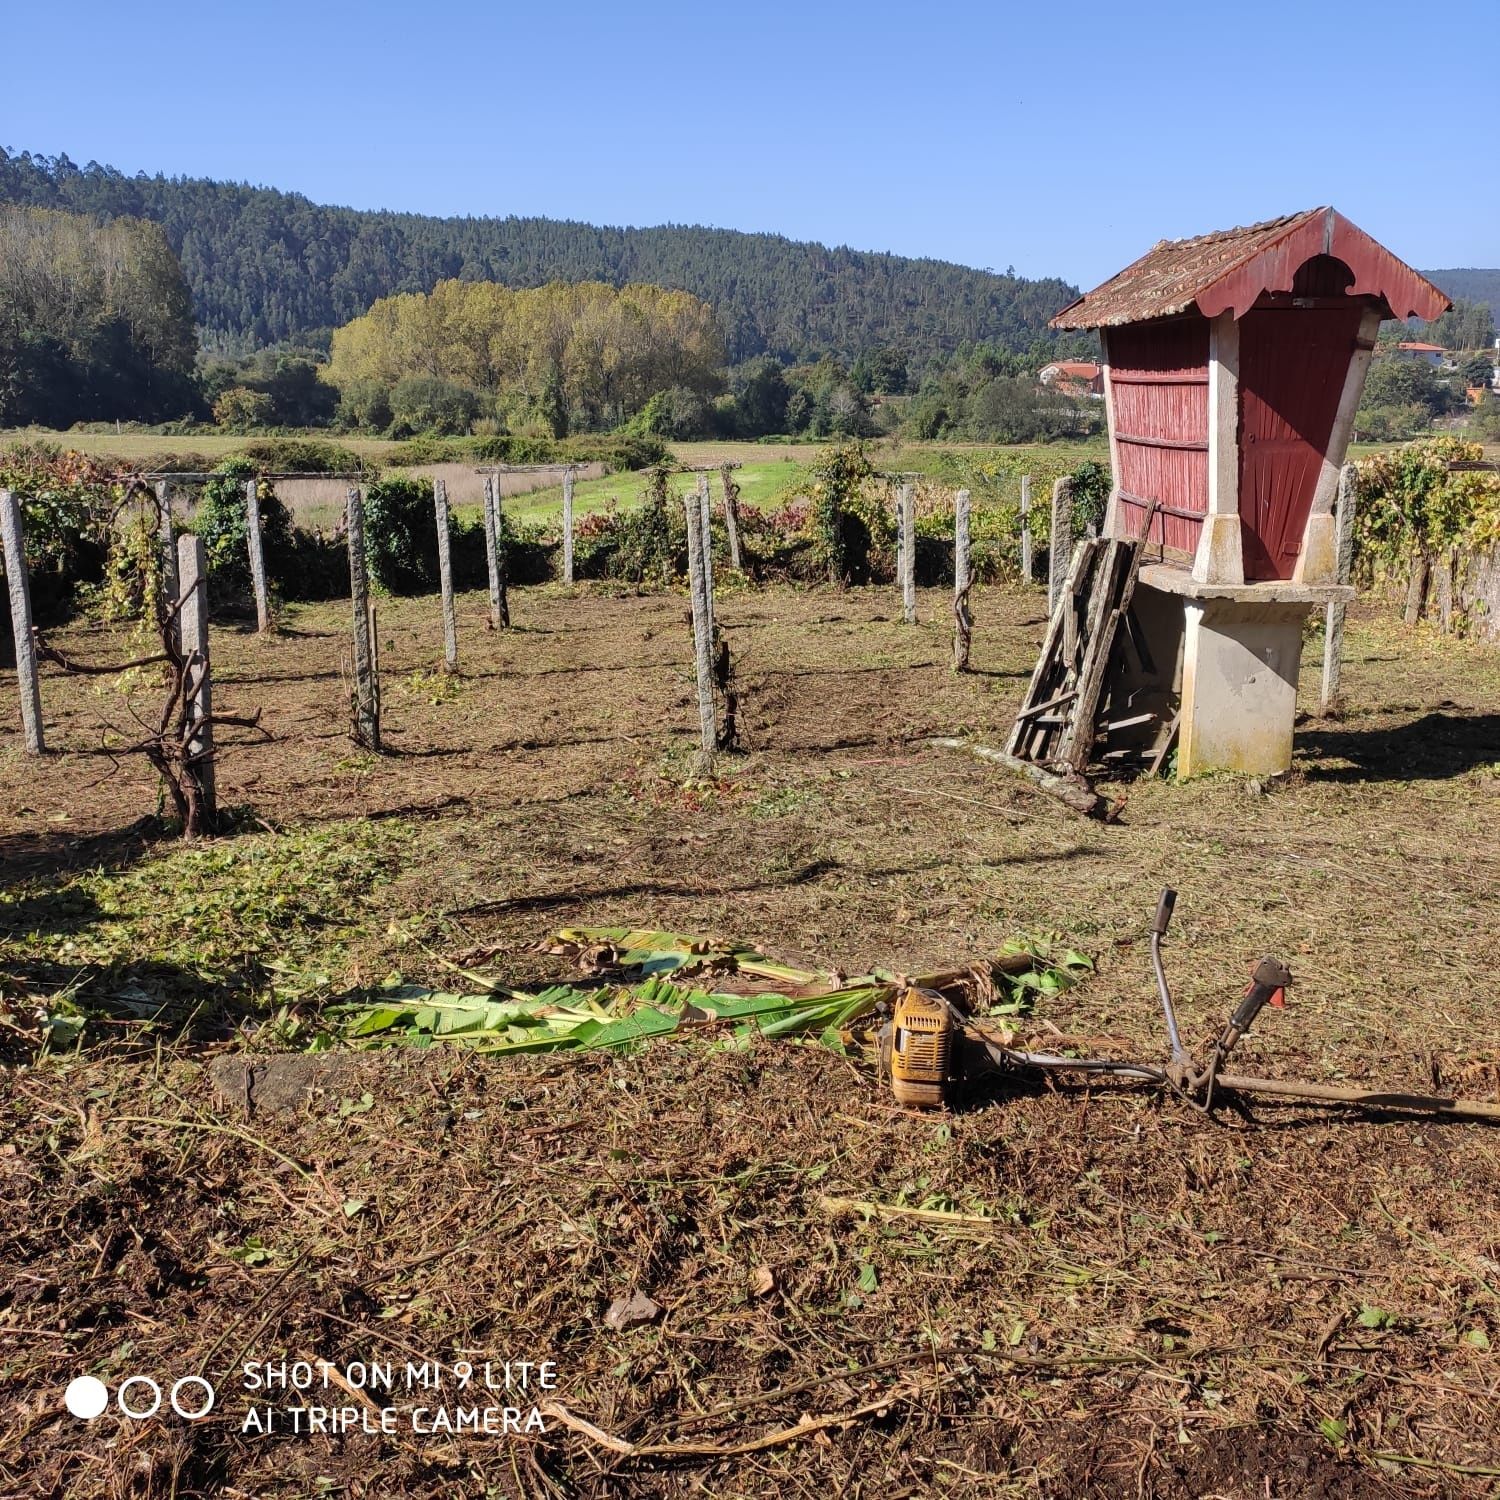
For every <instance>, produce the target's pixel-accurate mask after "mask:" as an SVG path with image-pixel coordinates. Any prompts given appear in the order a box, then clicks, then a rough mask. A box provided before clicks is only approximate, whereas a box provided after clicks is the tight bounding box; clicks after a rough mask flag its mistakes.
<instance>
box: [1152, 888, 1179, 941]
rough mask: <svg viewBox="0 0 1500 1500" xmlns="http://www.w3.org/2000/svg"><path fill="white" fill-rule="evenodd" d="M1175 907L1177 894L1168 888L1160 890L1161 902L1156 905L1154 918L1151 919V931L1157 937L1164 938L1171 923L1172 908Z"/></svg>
mask: <svg viewBox="0 0 1500 1500" xmlns="http://www.w3.org/2000/svg"><path fill="white" fill-rule="evenodd" d="M1176 905H1177V892H1176V891H1174V890H1173V889H1172V888H1171V887H1170V886H1164V887H1163V888H1162V893H1161V900H1160V901H1158V902H1157V903H1156V916H1155V917H1154V918H1153V919H1152V922H1151V930H1152V932H1154V933H1155V934H1156V935H1157V937H1165V936H1166V935H1167V928H1168V927H1169V926H1170V925H1171V922H1172V908H1173V907H1174V906H1176Z"/></svg>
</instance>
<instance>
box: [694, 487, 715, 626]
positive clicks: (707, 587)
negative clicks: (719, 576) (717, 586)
mask: <svg viewBox="0 0 1500 1500" xmlns="http://www.w3.org/2000/svg"><path fill="white" fill-rule="evenodd" d="M713 513H714V512H713V504H712V502H711V501H710V500H709V498H708V475H707V474H700V475H699V476H698V519H699V522H700V523H701V524H702V527H703V597H704V600H705V601H706V604H707V619H708V640H709V646H710V648H712V646H713V638H714V532H713Z"/></svg>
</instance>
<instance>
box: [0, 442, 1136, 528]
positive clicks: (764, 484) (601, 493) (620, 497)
mask: <svg viewBox="0 0 1500 1500" xmlns="http://www.w3.org/2000/svg"><path fill="white" fill-rule="evenodd" d="M307 436H308V437H309V438H311V439H314V440H316V439H318V438H320V437H322V436H323V434H320V433H316V432H310V433H308V434H307ZM18 439H20V440H28V441H45V442H49V443H57V444H58V445H60V446H62V447H65V448H73V449H76V450H78V451H79V452H81V453H89V454H93V455H96V456H98V457H116V458H119V459H122V460H125V461H128V462H129V461H139V460H140V459H142V458H146V457H148V456H149V455H151V454H154V453H163V452H182V453H201V454H203V455H204V456H205V457H207V458H211V459H215V460H217V459H221V458H224V457H227V456H228V455H229V454H231V453H237V452H239V451H240V450H241V449H242V448H243V447H244V445H245V444H246V443H247V442H249V441H252V439H250V438H246V437H238V436H233V435H229V434H217V433H212V434H194V435H192V436H191V437H181V438H172V437H163V436H161V435H160V434H157V433H149V432H147V433H142V432H124V433H118V434H117V433H100V432H52V431H48V430H45V429H41V428H25V429H12V430H10V431H7V432H0V446H3V445H4V444H5V443H8V442H12V441H16V440H18ZM327 441H329V442H334V443H338V444H339V445H340V446H342V447H347V448H351V449H353V450H354V451H355V452H356V453H358V454H360V456H361V457H363V458H366V459H369V460H371V461H372V462H374V463H376V464H379V463H381V462H383V461H385V460H386V459H387V458H388V456H389V455H390V454H391V453H393V452H394V451H396V449H397V446H398V445H397V444H396V443H394V442H389V441H387V440H386V439H383V438H369V437H348V436H344V435H335V434H330V435H328V436H327ZM825 446H826V445H825V444H823V443H820V442H793V441H787V442H774V443H764V442H755V443H749V442H733V441H717V442H692V443H674V444H673V445H672V452H673V455H674V457H675V458H676V460H677V462H678V463H679V464H682V465H685V466H699V465H710V466H717V465H718V464H721V463H726V462H728V463H735V464H739V465H740V467H739V468H738V469H737V470H736V471H735V476H734V477H735V481H736V483H737V484H738V485H739V486H740V502H741V504H743V505H750V506H755V507H758V508H763V509H774V508H775V507H777V506H778V505H781V504H783V503H785V501H786V500H787V499H789V498H790V497H791V496H792V495H793V494H795V493H796V492H797V490H798V489H799V488H800V487H801V486H802V484H803V482H804V481H805V479H806V477H807V467H808V465H809V464H810V463H811V462H812V460H813V459H814V458H815V457H816V455H817V454H818V453H819V452H820V451H821V450H822V448H823V447H825ZM870 453H871V458H872V461H873V462H874V464H875V466H876V467H877V468H878V469H881V470H883V471H885V472H888V473H894V472H914V473H922V474H933V475H939V474H941V473H942V471H943V468H944V465H945V462H946V461H947V460H948V459H950V458H951V457H952V456H953V455H956V454H966V455H971V456H973V457H974V458H976V459H979V460H989V459H995V458H1001V459H1003V460H1004V462H1005V464H1006V466H1007V467H1008V468H1009V469H1011V470H1012V471H1014V472H1017V473H1019V472H1024V471H1025V468H1026V466H1027V464H1028V462H1029V461H1032V460H1034V462H1035V465H1036V473H1037V476H1038V480H1039V489H1038V493H1037V497H1036V498H1037V501H1038V503H1045V499H1046V486H1045V485H1041V484H1040V481H1041V479H1042V477H1043V476H1046V485H1050V482H1051V476H1053V475H1056V474H1057V473H1059V472H1061V471H1064V470H1067V469H1071V468H1074V467H1076V466H1077V465H1078V464H1079V463H1081V462H1083V461H1084V460H1085V459H1089V458H1092V459H1096V460H1098V461H1100V462H1107V460H1108V453H1109V450H1108V446H1107V444H1106V443H1105V441H1104V439H1103V438H1097V439H1095V440H1093V441H1091V442H1086V443H1033V444H1018V445H1016V446H1013V447H1004V448H1002V447H996V446H994V445H986V444H973V443H910V444H903V443H896V442H893V441H891V440H882V441H877V442H872V443H871V445H870ZM405 472H410V473H413V474H418V475H425V474H442V475H443V476H444V477H445V478H446V479H447V481H448V487H449V493H450V495H451V496H452V498H453V502H454V506H453V508H454V513H455V514H456V515H458V516H459V517H461V518H462V519H465V520H469V519H472V518H474V517H477V516H478V514H479V504H478V499H477V481H476V480H475V479H474V478H473V477H472V476H473V465H472V464H469V463H462V464H442V465H420V466H417V467H415V468H413V469H410V470H407V471H405ZM535 477H536V481H537V485H536V488H535V489H533V490H530V491H528V492H526V493H524V494H512V495H510V496H508V497H507V499H506V502H505V509H506V514H507V515H509V516H511V517H513V518H514V519H515V520H518V521H538V522H546V521H550V520H552V519H553V518H555V517H556V516H558V515H559V514H560V513H561V510H562V483H561V480H560V479H559V480H558V481H557V482H556V483H550V482H548V480H549V476H547V475H545V474H539V475H537V476H535ZM696 482H697V480H696V476H695V475H692V474H678V475H675V476H674V477H673V479H672V491H673V493H674V494H679V495H680V494H683V493H684V492H685V491H687V490H688V489H690V488H691V487H692V486H693V485H694V484H695V483H696ZM710 482H711V484H712V487H713V493H714V495H715V498H716V499H717V497H718V494H719V479H718V475H717V474H711V475H710ZM645 486H646V481H645V476H644V475H643V474H639V473H620V474H609V475H606V476H605V477H604V478H602V479H583V480H580V481H578V483H577V484H576V486H575V488H574V505H575V509H576V513H577V514H578V515H580V516H583V515H587V514H589V513H590V512H592V511H598V510H604V509H606V508H608V507H610V506H611V505H615V506H618V507H619V508H621V509H625V510H628V509H630V508H631V507H633V506H636V505H639V504H640V503H641V500H642V498H643V496H644V493H645ZM304 488H305V491H306V493H305V494H304V495H297V494H289V495H288V496H287V497H286V498H287V499H288V501H289V503H290V504H291V505H292V508H293V510H294V511H295V513H296V515H297V518H298V520H299V522H301V523H302V524H304V525H311V526H328V525H332V524H333V522H334V520H335V519H336V518H337V514H338V512H339V510H340V509H341V504H342V501H341V497H340V494H339V490H340V482H339V481H319V480H317V479H316V477H314V476H310V477H309V480H308V481H307V483H306V485H305V487H304ZM325 490H326V493H324V491H325Z"/></svg>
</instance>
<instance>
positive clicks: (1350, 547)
mask: <svg viewBox="0 0 1500 1500" xmlns="http://www.w3.org/2000/svg"><path fill="white" fill-rule="evenodd" d="M1354 505H1355V499H1354V465H1353V464H1345V465H1344V466H1343V468H1342V469H1341V470H1340V471H1339V495H1338V503H1337V507H1336V513H1335V523H1336V525H1337V527H1338V553H1337V560H1336V562H1335V565H1334V582H1335V583H1348V582H1349V575H1350V573H1351V572H1352V571H1353V567H1354ZM1347 608H1348V606H1347V605H1346V604H1345V603H1344V600H1343V599H1342V598H1336V599H1331V600H1329V602H1328V607H1327V613H1326V614H1325V616H1324V629H1323V691H1322V693H1321V694H1320V695H1319V702H1318V712H1319V713H1321V714H1322V715H1323V716H1324V717H1325V718H1326V717H1327V716H1328V715H1329V714H1330V713H1333V712H1335V711H1336V710H1337V708H1338V706H1339V676H1340V673H1341V670H1342V667H1343V651H1344V612H1345V610H1346V609H1347Z"/></svg>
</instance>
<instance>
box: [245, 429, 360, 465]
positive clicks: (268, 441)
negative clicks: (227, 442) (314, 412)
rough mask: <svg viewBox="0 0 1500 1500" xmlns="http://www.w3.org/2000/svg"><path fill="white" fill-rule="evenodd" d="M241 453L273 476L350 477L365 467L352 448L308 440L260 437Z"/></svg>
mask: <svg viewBox="0 0 1500 1500" xmlns="http://www.w3.org/2000/svg"><path fill="white" fill-rule="evenodd" d="M240 451H241V453H243V455H244V456H245V457H246V458H248V459H250V460H251V461H252V462H253V463H254V464H255V466H256V467H257V468H258V469H261V470H268V471H270V472H271V473H273V474H277V473H279V474H351V473H360V472H362V471H363V469H364V467H365V463H364V460H363V459H362V458H361V457H360V456H359V454H357V453H356V452H355V451H354V450H353V449H352V448H342V447H340V446H339V445H338V444H336V443H320V442H317V441H316V440H312V439H308V438H281V437H279V438H260V439H258V440H257V441H255V442H251V443H246V444H245V446H244V447H243V448H242V449H241V450H240Z"/></svg>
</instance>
